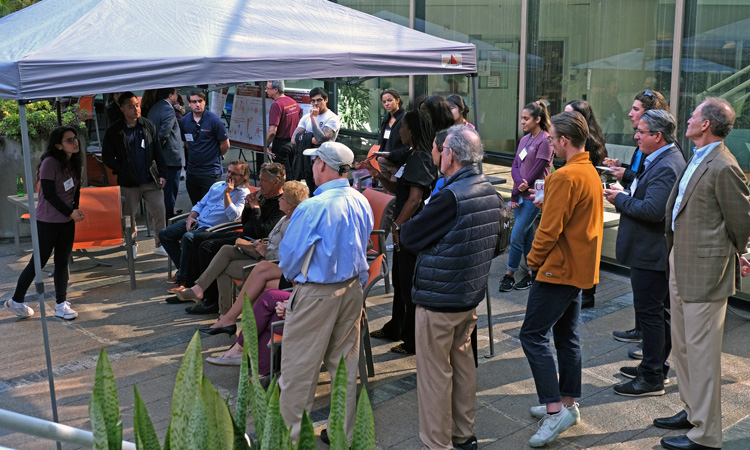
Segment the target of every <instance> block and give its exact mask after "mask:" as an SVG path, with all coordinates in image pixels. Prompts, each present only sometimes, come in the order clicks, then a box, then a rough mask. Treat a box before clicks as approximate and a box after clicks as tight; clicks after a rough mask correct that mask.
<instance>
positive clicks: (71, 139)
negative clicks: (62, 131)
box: [62, 137, 78, 145]
mask: <svg viewBox="0 0 750 450" xmlns="http://www.w3.org/2000/svg"><path fill="white" fill-rule="evenodd" d="M62 141H63V142H64V143H66V144H70V145H73V143H74V142H78V138H74V137H72V138H68V139H63V140H62Z"/></svg>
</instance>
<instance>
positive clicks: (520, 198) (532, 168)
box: [500, 101, 553, 292]
mask: <svg viewBox="0 0 750 450" xmlns="http://www.w3.org/2000/svg"><path fill="white" fill-rule="evenodd" d="M521 125H522V126H523V131H525V132H527V133H528V134H527V135H525V136H524V137H522V138H521V142H519V143H518V151H517V152H516V157H515V159H514V160H513V166H512V169H511V175H512V176H513V191H512V193H511V195H510V203H508V207H509V208H510V209H511V210H512V211H513V216H514V218H515V223H514V225H513V231H512V232H511V234H510V251H509V253H508V266H507V270H506V271H505V275H504V276H503V279H502V280H501V281H500V292H510V291H512V290H513V289H517V290H523V289H528V288H530V287H531V283H532V281H533V280H532V279H531V272H529V273H528V274H527V275H526V276H525V277H523V279H521V281H519V282H518V283H516V280H515V278H514V274H515V272H516V271H517V270H518V266H519V264H520V263H521V255H523V256H524V257H525V256H526V255H528V254H529V252H530V251H531V243H532V242H533V241H534V219H535V218H536V215H537V213H538V212H539V209H538V208H537V207H536V206H535V205H534V202H532V201H531V193H530V192H529V187H530V186H533V185H534V181H536V180H540V179H541V180H543V179H544V178H545V177H547V175H549V174H550V171H551V168H552V157H553V153H552V148H551V146H550V145H549V142H547V137H548V136H549V134H548V131H549V127H550V120H549V113H548V112H547V105H546V104H545V103H544V102H542V101H537V102H534V103H529V104H528V105H526V106H524V107H523V111H521Z"/></svg>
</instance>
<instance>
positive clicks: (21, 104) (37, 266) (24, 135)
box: [18, 100, 62, 450]
mask: <svg viewBox="0 0 750 450" xmlns="http://www.w3.org/2000/svg"><path fill="white" fill-rule="evenodd" d="M26 103H29V102H28V101H26V100H19V101H18V112H19V115H20V117H21V144H22V145H23V166H24V174H25V176H26V187H27V198H28V201H29V219H30V222H31V244H32V247H33V248H34V253H33V255H34V272H35V276H34V287H36V297H37V300H38V301H39V314H40V316H41V319H42V336H43V338H44V355H45V357H46V359H47V378H48V379H49V396H50V400H51V401H52V421H53V422H58V423H59V419H58V417H57V399H56V398H55V379H54V375H53V374H52V356H51V354H50V348H49V334H48V332H47V314H46V312H45V310H44V307H45V305H44V281H43V280H42V264H41V260H40V254H39V235H38V234H37V224H36V209H35V208H34V190H33V189H28V187H29V186H34V183H33V182H32V183H29V181H32V180H33V178H32V176H31V147H30V145H29V126H28V123H27V121H26ZM61 449H62V444H61V443H60V441H57V450H61Z"/></svg>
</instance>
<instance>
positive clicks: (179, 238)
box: [159, 161, 250, 292]
mask: <svg viewBox="0 0 750 450" xmlns="http://www.w3.org/2000/svg"><path fill="white" fill-rule="evenodd" d="M249 181H250V169H249V168H248V166H247V162H245V161H232V162H231V163H229V167H227V176H226V180H225V181H219V182H216V183H214V184H213V185H212V186H211V188H210V189H209V190H208V192H207V193H206V195H205V196H203V198H202V199H201V200H200V201H199V202H198V203H196V204H195V206H193V209H192V210H191V211H190V215H188V218H187V220H182V221H180V222H176V223H173V224H172V225H170V226H168V227H166V228H164V229H163V230H161V231H160V232H159V239H160V240H161V243H162V245H163V246H164V250H166V251H167V254H168V255H169V257H170V258H171V259H172V262H173V263H174V264H175V266H176V267H177V274H176V275H174V276H173V277H172V278H171V279H170V280H168V281H170V282H174V285H173V286H172V287H171V288H170V292H174V291H179V290H182V289H183V288H184V286H185V279H186V276H187V269H188V267H190V264H191V260H192V259H193V258H194V257H196V256H197V255H193V251H190V250H189V249H192V248H193V245H192V241H193V238H194V236H195V235H196V234H197V233H201V232H203V231H206V230H207V229H209V228H211V227H213V226H216V225H220V224H222V223H226V222H234V221H235V220H237V219H239V218H240V216H242V210H243V209H244V208H245V197H246V196H247V195H248V194H250V190H249V189H248V188H247V186H248V182H249Z"/></svg>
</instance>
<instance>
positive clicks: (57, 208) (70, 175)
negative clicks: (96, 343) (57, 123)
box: [3, 127, 83, 320]
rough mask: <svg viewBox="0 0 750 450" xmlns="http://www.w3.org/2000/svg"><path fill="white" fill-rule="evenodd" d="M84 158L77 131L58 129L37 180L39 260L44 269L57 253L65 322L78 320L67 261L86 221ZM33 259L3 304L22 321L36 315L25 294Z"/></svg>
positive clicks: (59, 312) (60, 309)
mask: <svg viewBox="0 0 750 450" xmlns="http://www.w3.org/2000/svg"><path fill="white" fill-rule="evenodd" d="M82 171H83V157H82V156H81V153H80V149H79V142H78V137H77V133H76V130H75V128H71V127H58V128H55V129H54V130H52V133H51V134H50V137H49V142H48V144H47V150H46V151H45V152H44V154H43V155H42V162H41V164H39V170H38V172H37V178H38V179H39V184H40V189H39V201H38V202H37V204H36V218H37V234H38V235H39V257H40V259H41V261H40V262H41V267H44V266H45V265H46V264H47V261H48V260H49V257H50V256H51V255H52V250H54V251H55V298H56V301H57V305H56V306H55V316H56V317H60V318H62V319H66V320H72V319H75V318H76V317H78V313H77V312H75V311H74V310H73V308H71V307H70V303H69V302H68V301H67V299H66V296H67V293H68V279H69V277H70V273H69V272H68V261H69V260H70V253H71V252H72V251H73V239H74V238H75V234H76V225H75V223H76V222H80V221H82V220H83V212H81V210H80V209H78V199H79V197H80V194H81V172H82ZM34 274H35V270H34V257H33V256H32V257H31V260H29V263H28V264H27V265H26V268H25V269H23V272H21V275H20V276H19V277H18V283H17V284H16V291H15V292H14V293H13V297H12V298H11V299H9V300H6V301H5V302H4V303H3V305H4V306H5V308H6V309H8V310H10V311H12V312H13V313H14V314H15V315H17V316H18V317H20V318H21V319H25V318H27V317H31V316H33V315H34V310H33V309H31V307H30V306H28V305H26V302H25V300H24V298H25V297H26V291H28V290H29V286H31V283H32V282H33V281H34Z"/></svg>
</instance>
